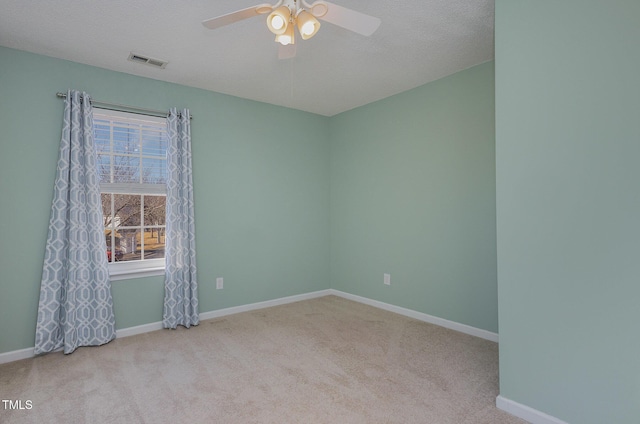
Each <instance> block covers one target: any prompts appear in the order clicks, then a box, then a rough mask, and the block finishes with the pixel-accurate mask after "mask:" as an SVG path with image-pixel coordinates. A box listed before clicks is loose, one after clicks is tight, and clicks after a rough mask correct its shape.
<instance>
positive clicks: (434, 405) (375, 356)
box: [0, 296, 524, 424]
mask: <svg viewBox="0 0 640 424" xmlns="http://www.w3.org/2000/svg"><path fill="white" fill-rule="evenodd" d="M497 394H498V346H497V344H496V343H493V342H489V341H486V340H483V339H479V338H476V337H472V336H468V335H465V334H461V333H458V332H455V331H451V330H447V329H444V328H441V327H438V326H435V325H430V324H426V323H423V322H420V321H416V320H412V319H409V318H406V317H403V316H401V315H397V314H394V313H391V312H386V311H382V310H379V309H376V308H373V307H370V306H366V305H362V304H359V303H355V302H352V301H349V300H345V299H342V298H339V297H336V296H327V297H322V298H318V299H313V300H308V301H303V302H297V303H292V304H288V305H283V306H277V307H273V308H267V309H262V310H258V311H253V312H245V313H242V314H237V315H231V316H227V317H224V318H218V319H214V320H208V321H203V322H202V323H201V324H200V325H199V326H197V327H192V328H191V329H189V330H187V329H183V328H181V329H178V330H173V331H171V330H161V331H156V332H152V333H147V334H141V335H138V336H133V337H127V338H122V339H117V340H115V341H113V342H111V343H109V344H108V345H105V346H101V347H89V348H80V349H78V350H77V351H76V352H75V353H73V354H71V355H67V356H65V355H63V354H62V353H53V354H49V355H45V356H42V357H38V358H33V359H26V360H22V361H17V362H13V363H9V364H4V365H0V397H1V398H2V399H13V400H18V399H20V400H22V401H23V404H24V401H26V400H31V402H32V404H33V407H32V409H30V410H5V409H4V408H3V405H2V404H0V422H1V423H3V424H4V423H150V424H151V423H153V424H158V423H278V424H285V423H331V424H338V423H367V424H370V423H443V424H444V423H451V424H472V423H473V424H475V423H487V424H488V423H491V424H495V423H523V422H524V421H521V420H519V419H517V418H515V417H512V416H510V415H508V414H506V413H504V412H502V411H500V410H498V409H496V407H495V398H496V395H497Z"/></svg>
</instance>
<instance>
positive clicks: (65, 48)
mask: <svg viewBox="0 0 640 424" xmlns="http://www.w3.org/2000/svg"><path fill="white" fill-rule="evenodd" d="M263 1H264V0H193V1H186V2H181V1H169V0H160V1H158V0H135V1H133V0H109V1H104V0H102V1H97V0H56V1H49V0H46V1H45V0H39V1H38V0H0V6H1V7H0V45H3V46H6V47H11V48H15V49H20V50H26V51H30V52H34V53H40V54H44V55H47V56H53V57H57V58H62V59H67V60H71V61H74V62H80V63H86V64H89V65H94V66H99V67H102V68H107V69H112V70H115V71H120V72H126V73H129V74H134V75H140V76H144V77H149V78H154V79H158V80H163V81H169V82H174V83H179V84H184V85H188V86H192V87H199V88H203V89H207V90H212V91H217V92H220V93H225V94H230V95H233V96H238V97H243V98H247V99H252V100H258V101H262V102H267V103H271V104H275V105H281V106H286V107H290V108H295V109H300V110H304V111H308V112H313V113H317V114H320V115H325V116H332V115H335V114H337V113H340V112H344V111H346V110H349V109H353V108H354V107H357V106H361V105H363V104H367V103H370V102H372V101H375V100H379V99H382V98H385V97H388V96H390V95H393V94H396V93H399V92H402V91H406V90H408V89H411V88H414V87H417V86H420V85H422V84H425V83H427V82H429V81H433V80H436V79H438V78H441V77H443V76H446V75H449V74H452V73H454V72H457V71H460V70H462V69H466V68H468V67H471V66H474V65H477V64H479V63H482V62H485V61H487V60H491V59H493V9H494V2H493V0H424V1H404V2H398V1H386V0H370V1H358V0H332V2H333V3H336V4H339V5H341V6H344V7H348V8H351V9H354V10H357V11H360V12H363V13H366V14H369V15H372V16H377V17H379V18H381V19H382V24H381V25H380V28H379V29H378V31H377V32H375V33H374V34H373V35H372V36H371V37H364V36H361V35H358V34H355V33H352V32H349V31H347V30H345V29H342V28H339V27H337V26H334V25H331V24H329V23H326V22H322V27H321V28H320V31H319V32H318V34H317V35H316V36H315V37H313V38H312V39H310V40H306V41H303V40H301V39H299V38H298V39H297V40H296V47H297V52H296V57H295V58H293V59H287V60H279V59H278V57H277V56H278V44H277V43H275V42H274V36H273V35H272V34H271V33H270V32H269V30H268V29H267V26H266V24H265V17H264V16H256V17H254V18H250V19H247V20H245V21H242V22H238V23H236V24H233V25H230V26H226V27H223V28H219V29H216V30H208V29H206V28H204V27H203V26H202V25H201V24H200V22H201V21H203V20H204V19H208V18H211V17H215V16H218V15H222V14H225V13H229V12H233V11H235V10H238V9H242V8H246V7H249V6H253V5H256V4H259V3H261V2H263ZM274 3H275V1H274ZM131 51H133V52H136V53H139V54H143V55H148V56H151V57H154V58H159V59H164V60H168V61H169V64H168V65H167V67H166V69H163V70H161V69H155V68H152V67H150V66H146V65H141V64H137V63H132V62H129V61H127V57H128V56H129V52H131ZM62 88H64V87H62Z"/></svg>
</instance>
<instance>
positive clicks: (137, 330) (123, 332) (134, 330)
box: [0, 290, 331, 364]
mask: <svg viewBox="0 0 640 424" xmlns="http://www.w3.org/2000/svg"><path fill="white" fill-rule="evenodd" d="M329 294H331V293H329V290H320V291H315V292H311V293H304V294H298V295H294V296H288V297H281V298H279V299H273V300H267V301H264V302H257V303H250V304H248V305H240V306H234V307H231V308H225V309H218V310H216V311H209V312H203V313H201V314H200V320H201V321H203V320H206V319H211V318H218V317H222V316H225V315H232V314H238V313H240V312H247V311H254V310H256V309H262V308H269V307H271V306H278V305H284V304H287V303H293V302H299V301H301V300H307V299H314V298H316V297H322V296H328V295H329ZM163 328H164V327H163V326H162V321H156V322H151V323H149V324H143V325H137V326H135V327H128V328H121V329H119V330H116V338H123V337H130V336H135V335H137V334H143V333H149V332H151V331H156V330H162V329H163ZM33 350H34V348H33V347H28V348H26V349H20V350H14V351H11V352H5V353H0V364H6V363H7V362H13V361H19V360H21V359H27V358H33V357H34V356H35V355H34V354H33ZM59 350H62V349H59Z"/></svg>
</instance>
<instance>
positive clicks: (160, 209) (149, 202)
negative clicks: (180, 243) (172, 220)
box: [144, 196, 167, 226]
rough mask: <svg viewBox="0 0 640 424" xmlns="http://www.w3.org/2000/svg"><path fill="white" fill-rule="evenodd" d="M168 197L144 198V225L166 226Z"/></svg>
mask: <svg viewBox="0 0 640 424" xmlns="http://www.w3.org/2000/svg"><path fill="white" fill-rule="evenodd" d="M166 201H167V197H166V196H144V225H145V226H150V225H165V211H166Z"/></svg>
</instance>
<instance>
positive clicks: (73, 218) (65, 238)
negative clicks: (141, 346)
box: [35, 90, 116, 354]
mask: <svg viewBox="0 0 640 424" xmlns="http://www.w3.org/2000/svg"><path fill="white" fill-rule="evenodd" d="M106 252H107V246H106V240H105V235H104V225H103V214H102V203H101V200H100V182H99V177H98V167H97V157H96V151H95V146H94V141H93V114H92V109H91V101H90V96H89V95H88V94H87V93H80V92H78V91H75V90H69V91H68V92H67V97H66V99H65V102H64V118H63V125H62V139H61V142H60V153H59V157H58V166H57V171H56V179H55V185H54V194H53V202H52V206H51V216H50V220H49V232H48V237H47V243H46V250H45V258H44V264H43V269H42V281H41V286H40V301H39V305H38V319H37V324H36V340H35V354H40V353H45V352H51V351H53V350H56V349H59V348H61V347H63V348H64V353H71V352H73V351H74V350H75V349H76V348H77V347H79V346H96V345H102V344H105V343H107V342H109V341H111V340H112V339H114V338H115V335H116V330H115V317H114V313H113V300H112V297H111V283H110V281H109V270H108V264H107V253H106Z"/></svg>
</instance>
